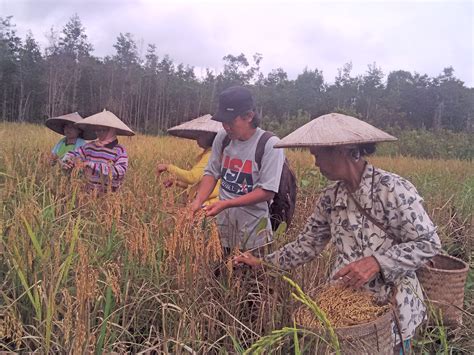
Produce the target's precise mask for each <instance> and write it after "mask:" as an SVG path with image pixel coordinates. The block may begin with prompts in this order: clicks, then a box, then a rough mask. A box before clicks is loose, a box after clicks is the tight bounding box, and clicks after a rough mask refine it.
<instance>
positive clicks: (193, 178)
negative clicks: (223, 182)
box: [168, 148, 220, 203]
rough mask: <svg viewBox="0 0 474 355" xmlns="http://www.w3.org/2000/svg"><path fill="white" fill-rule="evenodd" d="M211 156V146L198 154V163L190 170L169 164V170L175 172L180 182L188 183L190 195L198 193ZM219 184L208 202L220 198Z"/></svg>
mask: <svg viewBox="0 0 474 355" xmlns="http://www.w3.org/2000/svg"><path fill="white" fill-rule="evenodd" d="M210 157H211V148H208V149H205V150H204V151H203V152H202V153H201V154H200V155H198V157H197V159H196V160H197V162H196V164H194V166H193V167H192V168H191V169H190V170H184V169H181V168H178V167H177V166H176V165H172V164H170V165H168V172H170V173H172V174H174V175H175V176H176V178H177V179H178V180H179V181H180V182H182V183H184V184H186V185H188V188H189V194H190V196H193V195H194V194H195V193H196V189H197V186H198V184H199V182H200V181H201V179H202V177H203V175H204V169H205V168H206V165H207V162H208V160H209V158H210ZM219 186H220V183H219V182H217V184H216V187H215V188H214V190H213V191H212V192H211V194H210V195H209V198H208V199H207V200H206V202H207V203H212V202H215V201H217V200H218V196H219Z"/></svg>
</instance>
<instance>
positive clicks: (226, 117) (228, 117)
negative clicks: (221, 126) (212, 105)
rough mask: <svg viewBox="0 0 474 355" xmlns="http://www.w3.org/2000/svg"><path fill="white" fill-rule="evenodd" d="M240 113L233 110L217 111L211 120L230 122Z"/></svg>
mask: <svg viewBox="0 0 474 355" xmlns="http://www.w3.org/2000/svg"><path fill="white" fill-rule="evenodd" d="M239 115H240V113H236V112H233V111H217V113H215V114H214V115H213V116H212V118H211V120H213V121H217V122H230V121H232V120H233V119H234V118H236V117H237V116H239Z"/></svg>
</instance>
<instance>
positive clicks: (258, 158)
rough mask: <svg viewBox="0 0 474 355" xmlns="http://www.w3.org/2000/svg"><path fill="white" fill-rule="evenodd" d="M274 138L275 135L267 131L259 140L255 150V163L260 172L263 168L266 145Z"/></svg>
mask: <svg viewBox="0 0 474 355" xmlns="http://www.w3.org/2000/svg"><path fill="white" fill-rule="evenodd" d="M273 136H274V134H273V133H272V132H269V131H265V132H263V134H262V135H261V136H260V138H259V139H258V143H257V148H256V149H255V162H256V163H257V166H258V170H260V169H261V168H262V158H263V153H265V145H266V144H267V142H268V140H269V139H270V138H272V137H273Z"/></svg>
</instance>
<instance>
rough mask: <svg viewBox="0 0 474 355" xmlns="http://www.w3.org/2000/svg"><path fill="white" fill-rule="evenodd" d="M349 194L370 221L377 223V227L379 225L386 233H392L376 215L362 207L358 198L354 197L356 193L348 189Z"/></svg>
mask: <svg viewBox="0 0 474 355" xmlns="http://www.w3.org/2000/svg"><path fill="white" fill-rule="evenodd" d="M348 194H349V196H350V198H351V199H352V201H354V203H355V205H356V206H357V209H358V210H359V212H360V213H362V214H363V215H364V216H366V217H367V218H368V220H369V221H371V222H372V223H373V224H375V225H376V226H377V227H379V228H380V229H381V230H382V231H383V232H385V234H387V235H391V234H390V233H389V232H388V231H387V229H386V228H385V226H384V225H383V224H382V223H380V222H379V221H377V220H376V219H375V217H373V216H372V215H371V214H369V213H368V212H367V211H366V210H365V209H364V208H362V206H361V205H360V203H359V202H358V201H357V199H356V198H355V197H354V195H353V194H352V193H351V192H349V191H348Z"/></svg>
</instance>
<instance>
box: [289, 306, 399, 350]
mask: <svg viewBox="0 0 474 355" xmlns="http://www.w3.org/2000/svg"><path fill="white" fill-rule="evenodd" d="M300 310H301V309H300ZM299 313H300V312H299V310H297V311H296V313H295V320H296V322H297V323H299V324H300V325H301V323H302V322H299ZM392 324H393V310H392V309H390V310H388V311H387V312H386V313H384V314H383V315H381V316H380V317H378V318H377V319H376V320H374V321H372V322H368V323H364V324H359V325H352V326H348V327H339V328H335V329H334V331H335V332H336V335H337V337H338V339H339V345H340V348H341V353H342V354H378V355H391V354H393V345H394V344H393V338H392ZM301 326H302V327H303V328H308V327H305V326H304V325H301ZM310 330H311V331H313V332H315V333H316V334H320V335H321V336H322V337H323V338H324V339H326V340H327V341H329V339H328V337H327V334H326V332H324V331H323V330H321V329H314V328H313V329H310ZM324 347H325V345H322V346H321V348H318V349H315V352H314V353H318V354H319V353H321V354H323V353H326V352H327V349H325V348H324Z"/></svg>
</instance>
